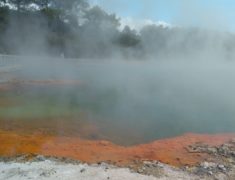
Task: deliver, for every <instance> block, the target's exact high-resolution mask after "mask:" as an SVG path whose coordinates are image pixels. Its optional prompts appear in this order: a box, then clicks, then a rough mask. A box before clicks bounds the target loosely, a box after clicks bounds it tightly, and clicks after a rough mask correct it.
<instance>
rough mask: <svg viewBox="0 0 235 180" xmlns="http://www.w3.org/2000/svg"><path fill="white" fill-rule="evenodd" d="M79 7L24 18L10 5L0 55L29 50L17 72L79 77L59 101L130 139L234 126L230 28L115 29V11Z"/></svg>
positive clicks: (136, 140) (25, 75)
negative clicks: (70, 12) (76, 86)
mask: <svg viewBox="0 0 235 180" xmlns="http://www.w3.org/2000/svg"><path fill="white" fill-rule="evenodd" d="M81 8H83V9H82V10H81V9H80V10H81V11H80V14H79V15H77V14H76V16H73V18H72V19H71V18H69V17H65V18H64V19H63V18H61V17H59V16H58V18H61V19H56V20H55V19H53V18H52V19H49V20H48V17H49V16H48V14H47V13H46V14H45V12H44V11H43V10H40V11H38V10H34V11H31V10H29V12H28V11H26V12H27V13H30V16H28V15H27V14H24V13H26V12H22V13H21V17H17V16H16V14H14V13H16V12H15V11H13V10H8V16H7V17H8V18H9V22H8V24H7V26H6V28H5V31H4V33H3V35H1V44H2V46H1V47H2V48H1V52H2V53H8V54H12V53H15V54H18V55H24V56H25V55H28V57H27V58H26V57H25V58H24V60H25V66H24V68H25V69H24V70H23V71H22V72H21V73H20V76H19V77H21V78H23V79H25V78H26V79H27V78H28V79H30V78H31V79H32V78H35V79H42V78H48V79H78V80H81V82H83V83H84V87H82V88H79V89H62V90H60V96H59V97H58V99H59V100H60V101H59V102H60V103H68V104H70V103H71V101H73V102H74V101H75V102H76V103H77V104H79V106H81V107H82V108H84V109H86V110H87V109H89V111H91V114H92V115H91V117H90V118H91V120H92V121H95V122H99V123H100V124H102V125H101V129H102V128H103V133H104V134H105V133H107V134H108V130H107V129H112V130H113V133H114V134H115V133H116V134H117V136H119V137H120V139H125V137H129V136H130V133H132V135H133V136H134V138H133V139H132V140H131V141H132V142H128V143H139V141H150V140H153V139H156V138H160V137H168V136H173V135H179V134H182V133H184V132H230V131H234V128H235V120H234V117H235V111H234V108H235V103H234V102H235V101H234V97H235V96H234V92H235V85H234V84H233V80H234V78H235V73H234V72H235V68H234V67H235V66H234V61H233V59H234V55H235V51H234V50H235V49H234V48H235V43H234V42H235V41H234V40H235V37H234V34H233V33H228V32H224V31H223V32H221V31H215V30H207V29H201V28H196V27H194V28H192V27H191V28H190V27H177V26H172V27H163V26H158V25H154V24H152V25H146V26H144V27H143V28H141V29H140V30H139V31H138V30H135V29H131V28H130V27H128V26H126V27H124V28H123V29H122V30H120V29H119V26H120V20H119V19H118V18H117V16H116V15H112V14H108V13H106V12H105V11H104V10H102V9H101V8H99V7H91V6H84V7H81ZM75 17H76V18H77V19H78V20H77V19H76V20H75V22H74V21H72V20H74V18H75ZM203 17H204V16H203ZM19 18H20V19H21V20H22V19H24V20H25V21H19ZM35 19H37V21H35ZM50 23H51V24H50ZM53 23H54V24H53ZM61 54H64V56H65V57H66V59H63V58H61ZM40 55H41V56H44V57H45V58H40V57H39V56H40ZM49 56H51V57H53V58H48V57H49ZM36 57H37V58H36ZM68 96H69V97H68ZM111 138H112V137H111ZM120 139H115V140H116V142H118V143H122V142H123V140H120Z"/></svg>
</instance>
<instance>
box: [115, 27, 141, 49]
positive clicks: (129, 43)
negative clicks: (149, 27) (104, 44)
mask: <svg viewBox="0 0 235 180" xmlns="http://www.w3.org/2000/svg"><path fill="white" fill-rule="evenodd" d="M118 42H119V43H120V44H121V45H122V46H124V47H134V46H136V45H137V44H138V43H139V42H140V37H139V36H138V35H137V33H136V31H135V30H131V29H130V27H129V26H125V27H124V29H123V31H122V32H121V33H120V36H119V38H118Z"/></svg>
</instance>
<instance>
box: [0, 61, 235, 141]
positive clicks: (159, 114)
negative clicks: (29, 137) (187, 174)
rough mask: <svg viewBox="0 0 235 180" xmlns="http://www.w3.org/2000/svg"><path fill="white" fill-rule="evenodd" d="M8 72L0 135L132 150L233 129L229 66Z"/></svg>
mask: <svg viewBox="0 0 235 180" xmlns="http://www.w3.org/2000/svg"><path fill="white" fill-rule="evenodd" d="M183 64H184V65H183ZM14 73H15V76H14V77H15V78H14V81H8V82H4V83H1V86H4V87H8V88H2V89H1V88H0V89H1V93H0V129H3V130H8V131H18V132H20V133H25V134H34V133H42V134H53V135H58V136H60V135H61V136H79V137H82V138H85V139H92V140H93V139H94V140H97V139H102V140H103V139H105V140H109V141H112V142H114V143H116V144H120V145H133V144H141V143H146V142H150V141H153V140H156V139H160V138H166V137H173V136H177V135H181V134H184V133H187V132H195V133H221V132H234V129H235V118H234V117H235V101H234V100H235V85H234V83H233V81H234V79H235V68H233V66H232V65H231V64H229V63H228V64H225V63H223V64H220V63H218V64H214V65H213V66H212V65H210V64H208V63H207V64H205V63H204V64H203V63H200V64H197V63H194V64H192V63H188V64H186V65H185V63H174V62H171V63H146V62H128V63H127V62H122V63H120V62H118V63H117V62H112V63H110V62H109V63H94V62H92V63H78V64H76V65H72V66H68V65H67V66H61V65H53V66H43V68H40V67H39V66H32V65H30V66H29V67H27V66H26V67H25V68H24V69H22V70H20V71H17V72H14Z"/></svg>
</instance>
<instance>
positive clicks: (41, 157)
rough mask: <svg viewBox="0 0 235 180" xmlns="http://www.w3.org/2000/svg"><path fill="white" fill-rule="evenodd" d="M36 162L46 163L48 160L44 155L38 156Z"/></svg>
mask: <svg viewBox="0 0 235 180" xmlns="http://www.w3.org/2000/svg"><path fill="white" fill-rule="evenodd" d="M35 160H36V161H45V160H46V158H45V157H44V156H42V155H37V156H36V158H35Z"/></svg>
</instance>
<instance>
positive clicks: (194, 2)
mask: <svg viewBox="0 0 235 180" xmlns="http://www.w3.org/2000/svg"><path fill="white" fill-rule="evenodd" d="M90 2H91V4H93V5H99V6H101V7H102V8H103V9H104V10H106V11H108V12H109V13H115V14H117V15H118V16H119V17H121V18H124V19H125V18H129V19H133V20H136V21H138V20H146V19H147V20H152V21H156V22H157V21H163V22H166V23H169V24H172V25H179V26H194V27H198V26H199V27H203V28H209V29H216V30H226V31H235V0H90Z"/></svg>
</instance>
